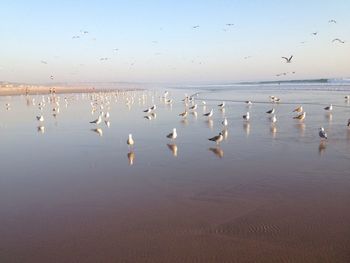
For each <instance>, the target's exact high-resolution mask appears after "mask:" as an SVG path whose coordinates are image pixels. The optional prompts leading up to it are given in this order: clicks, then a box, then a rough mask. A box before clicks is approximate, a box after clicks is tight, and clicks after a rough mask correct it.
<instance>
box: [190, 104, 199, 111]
mask: <svg viewBox="0 0 350 263" xmlns="http://www.w3.org/2000/svg"><path fill="white" fill-rule="evenodd" d="M197 107H198V105H197V104H194V105H193V106H191V107H190V110H196V109H197Z"/></svg>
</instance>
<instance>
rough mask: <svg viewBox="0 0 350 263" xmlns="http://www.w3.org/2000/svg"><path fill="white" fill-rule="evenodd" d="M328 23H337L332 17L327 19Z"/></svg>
mask: <svg viewBox="0 0 350 263" xmlns="http://www.w3.org/2000/svg"><path fill="white" fill-rule="evenodd" d="M328 23H334V24H336V23H337V21H336V20H334V19H331V20H329V21H328Z"/></svg>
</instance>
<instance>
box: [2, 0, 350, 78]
mask: <svg viewBox="0 0 350 263" xmlns="http://www.w3.org/2000/svg"><path fill="white" fill-rule="evenodd" d="M0 10H1V23H0V36H1V38H0V50H1V52H0V80H6V81H18V82H50V81H51V80H50V76H51V75H53V76H54V81H56V82H61V81H62V82H63V81H131V82H132V81H138V82H140V81H141V82H187V83H195V82H198V83H200V82H229V81H233V82H235V81H254V80H278V79H304V78H320V77H349V76H350V16H349V14H348V13H349V11H350V1H349V0H343V1H340V0H339V1H337V0H329V1H327V0H322V1H320V0H314V1H313V0H308V1H305V0H300V1H296V0H293V1H283V0H280V1H277V0H275V1H272V0H270V1H262V0H261V1H257V0H256V1H249V0H247V1H243V0H241V1H228V0H226V1H223V0H222V1H220V0H212V1H204V0H198V1H194V0H176V1H175V0H173V1H170V0H169V1H166V0H163V1H160V0H159V1H152V0H149V1H147V0H139V1H136V0H128V1H126V0H125V1H106V0H102V1H101V0H100V1H78V0H76V1H68V0H60V1H47V0H43V1H30V0H27V1H25V0H23V1H16V0H1V2H0ZM331 19H335V20H336V21H337V23H336V24H335V23H329V22H328V21H329V20H331ZM228 23H232V24H234V25H233V26H227V25H226V24H228ZM197 25H199V27H198V28H193V26H197ZM83 31H88V33H84V32H83ZM312 32H318V34H317V35H316V36H313V35H312V34H311V33H312ZM73 36H79V38H73ZM334 38H340V39H342V40H344V41H346V42H345V43H344V44H341V43H332V40H333V39H334ZM301 42H305V43H301ZM114 49H118V50H117V51H115V50H114ZM292 54H293V55H294V58H293V63H291V64H287V63H285V62H284V61H283V60H282V59H281V56H290V55H292ZM244 57H249V58H247V59H245V58H244ZM101 58H108V59H107V60H101ZM43 62H45V63H47V64H45V63H43ZM292 71H295V72H296V73H295V74H288V75H287V76H282V77H276V76H275V75H276V74H278V73H282V72H292Z"/></svg>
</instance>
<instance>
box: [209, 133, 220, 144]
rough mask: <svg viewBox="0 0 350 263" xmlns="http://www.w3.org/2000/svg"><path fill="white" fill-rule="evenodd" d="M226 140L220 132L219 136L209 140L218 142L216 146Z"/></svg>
mask: <svg viewBox="0 0 350 263" xmlns="http://www.w3.org/2000/svg"><path fill="white" fill-rule="evenodd" d="M223 139H224V136H223V135H222V133H221V132H220V133H219V135H217V136H214V137H212V138H209V139H208V140H209V141H213V142H216V144H219V143H220V142H222V140H223Z"/></svg>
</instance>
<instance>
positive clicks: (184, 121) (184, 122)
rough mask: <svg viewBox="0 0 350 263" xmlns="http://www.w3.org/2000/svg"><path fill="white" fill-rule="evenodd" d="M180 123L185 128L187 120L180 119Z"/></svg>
mask: <svg viewBox="0 0 350 263" xmlns="http://www.w3.org/2000/svg"><path fill="white" fill-rule="evenodd" d="M180 123H181V124H182V125H184V126H187V125H188V120H187V119H182V120H181V121H180Z"/></svg>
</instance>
